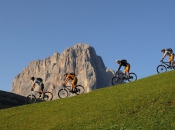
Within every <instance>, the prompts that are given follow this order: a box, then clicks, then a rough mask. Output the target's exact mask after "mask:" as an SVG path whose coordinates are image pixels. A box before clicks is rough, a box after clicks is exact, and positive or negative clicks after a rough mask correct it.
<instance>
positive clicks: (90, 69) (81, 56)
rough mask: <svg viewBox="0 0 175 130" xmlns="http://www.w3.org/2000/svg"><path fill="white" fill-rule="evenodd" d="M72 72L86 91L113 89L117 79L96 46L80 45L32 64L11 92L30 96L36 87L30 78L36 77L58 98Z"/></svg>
mask: <svg viewBox="0 0 175 130" xmlns="http://www.w3.org/2000/svg"><path fill="white" fill-rule="evenodd" d="M68 72H75V74H76V75H77V78H78V84H81V85H83V86H84V87H85V91H86V92H89V91H91V90H94V89H98V88H102V87H106V86H110V85H111V79H112V77H113V76H114V72H113V70H110V69H106V67H105V65H104V63H103V60H102V58H101V57H100V56H98V55H97V54H96V52H95V50H94V48H93V47H91V46H89V45H87V44H81V43H79V44H76V45H75V46H73V47H69V48H67V49H66V50H64V51H63V52H62V53H61V54H59V53H57V52H55V53H54V55H53V56H51V57H48V58H45V59H44V60H35V61H31V62H30V63H29V65H28V66H27V67H25V68H24V69H23V70H22V72H21V73H20V74H18V75H17V76H16V77H15V78H14V81H13V83H12V90H11V92H13V93H16V94H20V95H23V96H26V95H28V94H29V93H30V88H31V85H32V81H30V77H31V76H34V77H41V78H43V83H44V85H45V89H47V90H48V91H51V92H52V93H53V95H54V98H57V97H58V96H57V93H58V90H59V89H60V86H61V84H62V82H63V80H64V74H65V73H68Z"/></svg>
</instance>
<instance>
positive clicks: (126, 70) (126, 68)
mask: <svg viewBox="0 0 175 130" xmlns="http://www.w3.org/2000/svg"><path fill="white" fill-rule="evenodd" d="M116 63H117V64H119V68H118V70H117V72H116V73H118V72H119V71H120V68H121V67H122V66H124V67H125V69H124V75H126V74H127V75H128V77H130V74H129V71H130V67H131V66H130V64H129V63H128V62H127V60H125V59H123V60H116ZM124 78H125V77H124Z"/></svg>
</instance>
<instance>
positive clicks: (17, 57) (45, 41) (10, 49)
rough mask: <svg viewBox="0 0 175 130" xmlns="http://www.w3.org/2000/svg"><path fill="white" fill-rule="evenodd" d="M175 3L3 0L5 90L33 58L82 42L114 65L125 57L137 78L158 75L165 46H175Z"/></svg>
mask: <svg viewBox="0 0 175 130" xmlns="http://www.w3.org/2000/svg"><path fill="white" fill-rule="evenodd" d="M174 6H175V0H15V1H14V0H0V73H1V78H0V84H1V85H0V90H4V91H9V92H10V91H11V87H12V82H13V80H14V78H15V76H16V75H18V74H19V73H20V72H21V71H22V70H23V69H24V68H25V67H27V66H28V64H29V63H30V62H31V61H33V60H37V59H40V60H43V59H44V58H47V57H50V56H52V55H53V54H54V52H58V53H62V52H63V51H64V50H65V49H66V48H68V47H70V46H71V47H72V46H74V45H75V44H77V43H84V44H88V45H90V46H92V47H94V49H95V51H96V53H97V55H99V56H101V57H102V59H103V62H104V64H105V66H106V67H107V68H109V69H113V70H117V69H118V64H116V60H117V59H126V60H127V61H128V62H129V63H130V64H131V69H130V72H134V73H136V74H137V76H138V79H141V78H144V77H148V76H151V75H155V74H157V72H156V68H157V66H158V65H159V64H160V60H161V58H162V56H163V54H162V53H161V49H163V48H169V47H170V48H172V49H174V52H175V8H174ZM167 60H168V58H165V61H167ZM121 70H123V68H122V69H121Z"/></svg>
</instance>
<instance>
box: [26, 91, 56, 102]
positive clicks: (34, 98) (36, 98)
mask: <svg viewBox="0 0 175 130" xmlns="http://www.w3.org/2000/svg"><path fill="white" fill-rule="evenodd" d="M52 99H53V94H52V93H51V92H49V91H44V97H43V95H42V94H41V92H38V91H31V94H29V95H28V96H27V97H26V103H27V104H30V103H35V102H42V101H50V100H52Z"/></svg>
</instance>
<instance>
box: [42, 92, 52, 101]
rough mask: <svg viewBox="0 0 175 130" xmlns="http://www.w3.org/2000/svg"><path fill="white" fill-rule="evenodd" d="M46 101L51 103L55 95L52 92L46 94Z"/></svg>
mask: <svg viewBox="0 0 175 130" xmlns="http://www.w3.org/2000/svg"><path fill="white" fill-rule="evenodd" d="M43 99H44V100H45V101H50V100H52V99H53V94H52V93H51V92H45V95H44V98H43Z"/></svg>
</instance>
